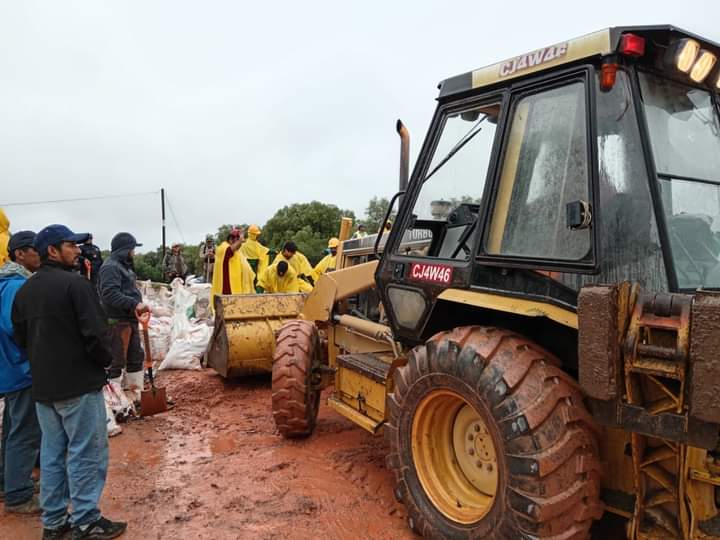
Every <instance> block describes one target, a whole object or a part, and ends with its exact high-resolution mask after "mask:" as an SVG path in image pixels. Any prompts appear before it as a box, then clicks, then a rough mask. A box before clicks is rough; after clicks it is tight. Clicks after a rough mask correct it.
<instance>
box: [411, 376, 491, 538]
mask: <svg viewBox="0 0 720 540" xmlns="http://www.w3.org/2000/svg"><path fill="white" fill-rule="evenodd" d="M411 441H412V454H413V462H414V463H415V469H416V470H417V474H418V478H419V479H420V484H422V487H423V489H424V490H425V493H426V494H427V496H428V497H429V498H430V500H431V501H432V503H433V505H434V506H435V508H437V509H438V510H439V511H440V512H441V513H442V514H443V515H444V516H445V517H447V518H448V519H451V520H453V521H456V522H458V523H462V524H465V525H467V524H471V523H475V522H477V521H480V520H481V519H482V518H483V517H484V516H485V514H487V513H488V512H489V511H490V508H491V507H492V504H493V501H494V500H495V495H496V493H497V490H498V463H497V452H496V449H495V444H494V442H493V439H492V437H491V435H490V431H489V429H488V427H487V425H486V424H485V422H484V420H483V419H482V417H481V416H480V414H479V413H478V412H477V411H476V410H475V409H474V408H473V407H472V406H471V405H470V404H469V403H468V402H467V401H466V400H465V399H464V398H462V397H461V396H460V395H459V394H456V393H455V392H452V391H450V390H435V391H433V392H431V393H430V394H429V395H427V396H426V397H425V398H423V400H422V401H421V402H420V405H419V406H418V408H417V410H416V411H415V416H414V418H413V425H412V435H411Z"/></svg>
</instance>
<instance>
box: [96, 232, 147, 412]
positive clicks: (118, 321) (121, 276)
mask: <svg viewBox="0 0 720 540" xmlns="http://www.w3.org/2000/svg"><path fill="white" fill-rule="evenodd" d="M141 245H142V244H138V242H137V240H135V237H134V236H133V235H132V234H130V233H127V232H121V233H117V234H116V235H115V236H114V237H113V239H112V241H111V242H110V248H111V252H110V257H109V258H108V260H107V261H105V262H104V263H103V265H102V266H101V267H100V273H99V279H98V290H99V292H100V301H101V302H102V306H103V308H104V309H105V314H106V315H107V318H108V324H109V325H110V333H111V336H112V356H113V358H112V364H111V365H110V369H109V370H108V377H109V379H110V382H114V383H116V384H118V385H120V387H121V388H123V389H126V392H125V393H126V395H127V397H128V399H130V401H132V402H134V403H139V402H140V392H141V391H142V389H143V359H144V354H143V350H142V347H141V346H140V332H139V328H138V316H139V315H141V314H142V313H146V312H149V311H150V306H148V305H146V304H144V303H143V301H142V295H141V294H140V291H139V290H138V288H137V284H136V277H135V272H134V270H133V257H134V255H135V248H136V247H138V246H141ZM123 373H124V375H125V383H126V384H125V385H123V384H122V382H123Z"/></svg>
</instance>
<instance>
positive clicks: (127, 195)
mask: <svg viewBox="0 0 720 540" xmlns="http://www.w3.org/2000/svg"><path fill="white" fill-rule="evenodd" d="M158 193H160V192H159V191H142V192H139V193H124V194H119V195H97V196H95V197H75V198H73V199H53V200H48V201H24V202H16V203H0V206H4V207H8V206H32V205H39V204H57V203H67V202H76V201H99V200H101V199H120V198H124V197H137V196H140V195H157V194H158Z"/></svg>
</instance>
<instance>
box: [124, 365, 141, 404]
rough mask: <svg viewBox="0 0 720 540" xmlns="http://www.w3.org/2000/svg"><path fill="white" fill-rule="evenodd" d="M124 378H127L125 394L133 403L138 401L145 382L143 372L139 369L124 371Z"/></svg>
mask: <svg viewBox="0 0 720 540" xmlns="http://www.w3.org/2000/svg"><path fill="white" fill-rule="evenodd" d="M125 379H126V380H127V387H128V388H127V390H125V395H126V396H127V398H128V399H129V400H130V401H131V402H133V403H135V404H136V405H137V404H139V403H140V392H142V389H143V384H144V382H145V372H144V371H143V370H142V369H141V370H140V371H134V372H132V373H126V374H125Z"/></svg>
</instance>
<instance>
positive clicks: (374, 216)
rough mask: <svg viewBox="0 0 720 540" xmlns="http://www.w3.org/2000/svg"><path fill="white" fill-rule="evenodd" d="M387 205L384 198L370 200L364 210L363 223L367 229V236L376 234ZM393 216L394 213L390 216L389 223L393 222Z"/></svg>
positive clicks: (386, 200)
mask: <svg viewBox="0 0 720 540" xmlns="http://www.w3.org/2000/svg"><path fill="white" fill-rule="evenodd" d="M389 204H390V201H389V200H388V199H387V198H386V197H373V198H372V199H370V201H369V202H368V205H367V208H366V209H365V221H364V222H363V223H364V225H365V227H367V232H368V234H375V233H376V232H378V230H379V229H380V225H381V224H382V220H383V218H385V212H387V208H388V205H389ZM395 214H396V212H395V211H393V212H392V213H391V214H390V220H391V221H395Z"/></svg>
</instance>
